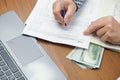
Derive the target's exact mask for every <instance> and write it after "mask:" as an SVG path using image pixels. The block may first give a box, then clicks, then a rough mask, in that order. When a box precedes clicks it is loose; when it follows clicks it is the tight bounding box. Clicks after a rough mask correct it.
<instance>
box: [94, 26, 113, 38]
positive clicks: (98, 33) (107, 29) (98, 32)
mask: <svg viewBox="0 0 120 80" xmlns="http://www.w3.org/2000/svg"><path fill="white" fill-rule="evenodd" d="M111 28H112V26H111V25H106V26H104V27H103V28H101V29H99V30H98V31H97V32H96V34H97V35H98V36H99V37H101V36H103V35H104V34H105V33H106V32H107V31H109V30H111Z"/></svg>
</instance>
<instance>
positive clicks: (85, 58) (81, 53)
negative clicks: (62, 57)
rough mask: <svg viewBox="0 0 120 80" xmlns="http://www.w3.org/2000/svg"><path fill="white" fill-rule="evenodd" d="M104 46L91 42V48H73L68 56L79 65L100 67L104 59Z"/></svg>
mask: <svg viewBox="0 0 120 80" xmlns="http://www.w3.org/2000/svg"><path fill="white" fill-rule="evenodd" d="M103 51H104V48H103V47H101V46H99V45H96V44H92V43H91V44H90V46H89V49H87V50H85V49H80V48H75V49H73V50H72V51H71V52H70V53H69V54H68V55H67V56H66V57H67V58H68V59H70V60H72V61H74V62H75V63H76V64H77V65H79V66H82V67H83V66H85V67H88V68H99V67H100V63H101V60H102V56H103Z"/></svg>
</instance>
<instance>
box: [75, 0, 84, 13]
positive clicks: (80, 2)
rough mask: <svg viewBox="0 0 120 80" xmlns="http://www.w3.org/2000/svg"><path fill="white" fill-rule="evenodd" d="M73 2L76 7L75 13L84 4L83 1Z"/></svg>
mask: <svg viewBox="0 0 120 80" xmlns="http://www.w3.org/2000/svg"><path fill="white" fill-rule="evenodd" d="M73 1H74V3H75V4H76V6H77V9H76V11H77V10H78V9H79V8H81V6H82V5H83V3H84V2H85V0H73Z"/></svg>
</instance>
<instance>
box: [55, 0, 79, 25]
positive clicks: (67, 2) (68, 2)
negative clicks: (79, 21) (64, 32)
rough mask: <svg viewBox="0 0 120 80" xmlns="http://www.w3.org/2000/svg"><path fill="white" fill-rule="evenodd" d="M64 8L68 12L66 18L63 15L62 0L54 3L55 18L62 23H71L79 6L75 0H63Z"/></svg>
mask: <svg viewBox="0 0 120 80" xmlns="http://www.w3.org/2000/svg"><path fill="white" fill-rule="evenodd" d="M63 6H64V10H65V12H66V14H65V16H64V18H63V17H62V16H61V11H62V6H61V2H60V0H56V1H55V2H54V3H53V14H54V16H55V19H56V20H57V21H58V22H59V23H62V24H65V23H69V22H70V21H71V19H72V16H73V15H74V13H75V11H76V9H77V6H76V4H75V3H74V2H73V0H63Z"/></svg>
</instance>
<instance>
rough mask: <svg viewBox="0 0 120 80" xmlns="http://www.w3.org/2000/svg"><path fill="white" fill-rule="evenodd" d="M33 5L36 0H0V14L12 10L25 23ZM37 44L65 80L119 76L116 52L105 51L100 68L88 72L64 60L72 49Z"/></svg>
mask: <svg viewBox="0 0 120 80" xmlns="http://www.w3.org/2000/svg"><path fill="white" fill-rule="evenodd" d="M41 2H42V0H41ZM35 3H36V0H0V14H3V13H5V12H7V11H9V10H14V11H15V12H16V13H17V14H18V16H19V17H20V18H21V20H22V21H23V22H25V21H26V19H27V17H28V16H29V14H30V12H31V11H32V9H33V7H34V5H35ZM38 42H39V43H40V44H41V45H42V47H43V48H44V49H45V50H46V52H47V53H48V54H49V56H51V58H52V59H53V60H54V62H55V63H56V64H57V65H58V67H59V68H60V69H61V70H62V71H63V73H64V74H65V76H66V78H67V80H116V79H117V78H118V77H119V76H120V53H118V52H114V51H111V50H108V49H105V51H104V55H103V59H102V62H101V67H100V68H99V69H96V70H90V69H82V68H80V67H78V66H77V65H75V64H74V63H73V62H71V61H70V60H68V59H67V58H66V55H67V54H68V53H69V52H70V51H71V50H72V49H73V48H74V47H71V46H67V45H62V44H54V43H51V42H47V41H44V40H40V39H38Z"/></svg>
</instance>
